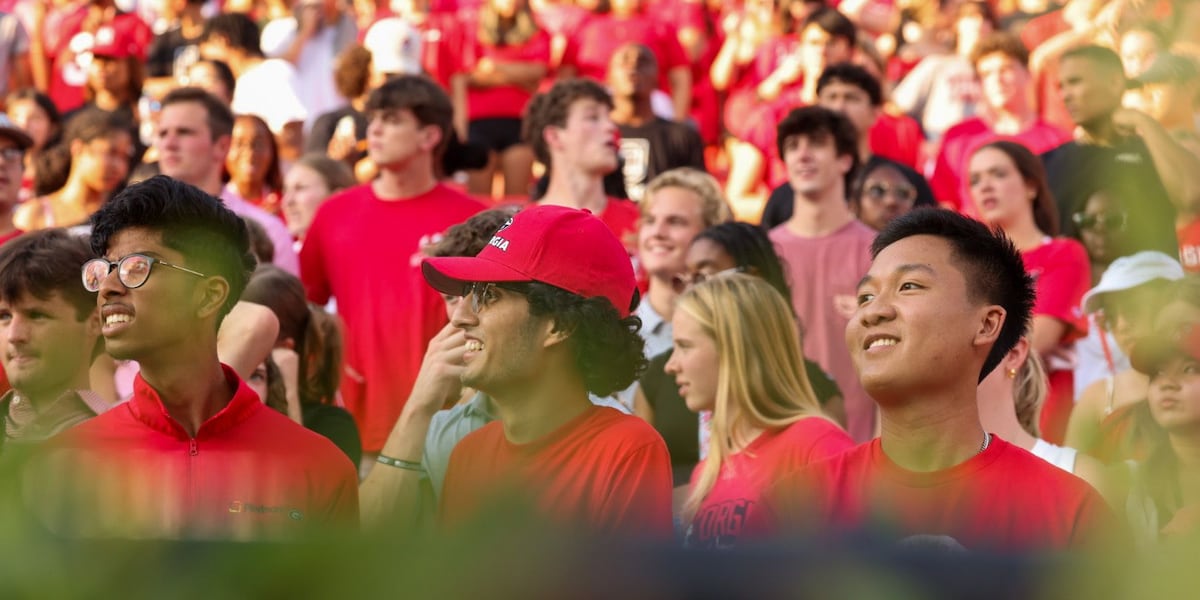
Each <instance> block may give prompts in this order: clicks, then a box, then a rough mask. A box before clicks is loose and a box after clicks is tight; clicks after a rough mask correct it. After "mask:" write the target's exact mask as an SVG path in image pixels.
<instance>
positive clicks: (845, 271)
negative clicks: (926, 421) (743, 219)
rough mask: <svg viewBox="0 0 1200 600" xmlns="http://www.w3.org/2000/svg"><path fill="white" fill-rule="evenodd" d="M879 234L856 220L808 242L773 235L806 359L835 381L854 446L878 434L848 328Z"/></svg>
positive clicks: (779, 232)
mask: <svg viewBox="0 0 1200 600" xmlns="http://www.w3.org/2000/svg"><path fill="white" fill-rule="evenodd" d="M875 234H876V232H875V230H873V229H871V228H870V227H867V226H866V225H863V224H862V222H860V221H858V220H857V219H854V220H851V221H850V222H849V223H847V224H846V225H845V226H843V227H842V228H841V229H838V230H837V231H835V232H833V233H830V234H829V235H826V236H823V237H818V238H808V237H800V236H798V235H796V234H794V233H792V232H791V231H789V230H788V228H787V224H783V225H780V226H779V227H776V228H775V229H772V230H771V233H770V238H771V241H772V242H774V244H775V248H776V250H778V252H779V257H780V258H782V259H783V260H784V263H785V264H786V265H787V268H788V276H789V279H790V281H791V282H792V306H793V308H794V309H795V310H796V315H797V316H798V317H799V318H800V322H801V323H802V325H803V326H804V356H806V357H808V358H809V359H811V360H814V361H816V362H817V364H819V365H821V367H823V368H824V369H825V372H827V373H829V374H830V375H832V376H833V379H834V380H835V381H837V384H838V388H840V389H841V391H842V398H843V399H844V400H845V404H846V419H847V423H846V425H847V427H846V431H848V432H849V433H850V437H852V438H854V440H855V441H858V442H864V441H866V440H869V439H871V437H872V436H873V435H874V432H875V402H874V401H873V400H871V397H870V396H868V395H867V393H866V391H864V390H863V388H862V385H861V384H860V383H859V381H858V372H857V371H856V370H855V368H854V362H853V361H851V359H850V351H849V350H848V349H847V348H846V324H847V323H848V322H849V320H850V316H851V315H853V314H854V311H855V308H856V300H855V292H856V291H857V289H858V282H859V280H860V279H862V276H863V275H866V273H867V270H868V269H870V267H871V242H872V241H873V240H874V239H875Z"/></svg>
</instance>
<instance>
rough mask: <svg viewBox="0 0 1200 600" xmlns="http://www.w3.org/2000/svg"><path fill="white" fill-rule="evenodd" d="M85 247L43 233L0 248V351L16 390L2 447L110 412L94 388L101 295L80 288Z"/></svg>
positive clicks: (6, 403) (1, 401)
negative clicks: (91, 382) (91, 379)
mask: <svg viewBox="0 0 1200 600" xmlns="http://www.w3.org/2000/svg"><path fill="white" fill-rule="evenodd" d="M89 258H92V253H91V250H90V249H89V248H88V245H87V242H85V241H84V240H83V239H81V238H78V237H73V236H70V235H68V234H67V233H66V232H65V231H64V230H62V229H43V230H41V231H37V232H34V233H30V234H27V235H25V236H24V237H20V238H17V239H15V240H13V241H11V242H9V243H7V244H5V245H4V246H3V247H0V351H2V352H3V359H4V373H5V375H7V376H8V381H9V383H10V384H11V385H12V390H11V391H9V392H8V393H7V394H5V395H4V397H3V398H0V414H3V415H4V431H3V433H2V434H0V443H2V444H3V445H4V446H7V445H8V444H10V443H16V444H23V443H36V442H42V441H45V440H47V439H49V438H50V437H53V436H54V435H56V434H58V433H60V432H62V431H64V430H66V429H68V428H70V427H73V426H75V425H78V424H79V423H82V422H84V421H86V420H88V419H90V418H92V417H94V416H96V415H98V414H101V413H103V412H105V411H106V410H108V408H109V406H110V405H109V404H107V403H106V402H104V400H102V399H101V398H100V397H99V396H97V395H95V394H93V393H92V392H90V391H89V388H90V387H91V386H90V385H89V383H88V369H89V367H90V366H91V364H92V357H93V356H94V355H95V353H96V346H97V342H98V340H99V339H100V317H99V316H98V314H97V310H96V294H95V293H92V292H89V291H87V290H85V289H83V287H82V286H80V285H79V265H81V264H83V263H84V262H86V261H87V260H88V259H89Z"/></svg>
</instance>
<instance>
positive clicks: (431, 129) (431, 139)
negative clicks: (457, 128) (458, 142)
mask: <svg viewBox="0 0 1200 600" xmlns="http://www.w3.org/2000/svg"><path fill="white" fill-rule="evenodd" d="M449 135H454V134H453V133H451V132H450V130H447V131H446V133H445V134H444V135H443V133H442V130H441V128H440V127H437V126H436V125H426V126H424V127H422V128H421V149H422V150H425V151H426V152H433V149H434V148H437V147H438V144H440V143H441V142H442V138H444V137H446V136H449ZM463 141H464V142H465V141H466V140H463Z"/></svg>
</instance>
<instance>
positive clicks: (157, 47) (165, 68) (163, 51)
mask: <svg viewBox="0 0 1200 600" xmlns="http://www.w3.org/2000/svg"><path fill="white" fill-rule="evenodd" d="M197 60H200V38H199V37H196V38H191V39H188V38H186V37H184V36H183V30H182V29H180V28H179V27H176V28H174V29H171V30H168V31H167V32H165V33H161V34H159V35H156V36H154V40H153V41H152V42H150V48H149V49H148V50H147V51H146V76H147V77H173V76H176V75H180V74H182V73H183V72H184V71H185V70H186V69H187V68H188V67H190V66H192V64H193V63H195V62H196V61H197Z"/></svg>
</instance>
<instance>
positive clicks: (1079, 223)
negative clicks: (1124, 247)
mask: <svg viewBox="0 0 1200 600" xmlns="http://www.w3.org/2000/svg"><path fill="white" fill-rule="evenodd" d="M1127 221H1128V219H1127V218H1126V215H1125V213H1100V214H1094V215H1093V214H1088V213H1081V212H1077V213H1074V214H1072V215H1071V222H1073V223H1075V226H1076V227H1078V228H1079V229H1099V230H1101V231H1122V230H1124V229H1125V224H1126V222H1127Z"/></svg>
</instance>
